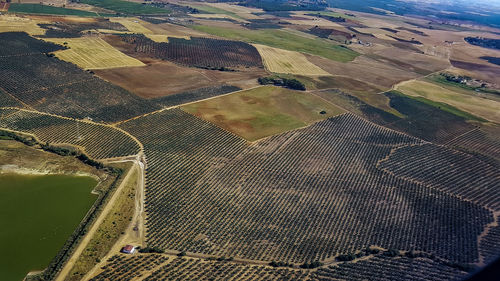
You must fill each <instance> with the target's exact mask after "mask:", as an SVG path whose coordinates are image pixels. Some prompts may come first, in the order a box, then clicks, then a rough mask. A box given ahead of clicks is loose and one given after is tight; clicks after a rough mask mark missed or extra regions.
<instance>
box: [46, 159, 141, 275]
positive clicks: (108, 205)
mask: <svg viewBox="0 0 500 281" xmlns="http://www.w3.org/2000/svg"><path fill="white" fill-rule="evenodd" d="M139 159H140V157H139V155H138V156H137V159H136V160H123V161H114V162H109V163H119V162H129V161H132V162H133V163H134V164H133V167H132V168H130V170H129V172H128V173H127V175H126V176H125V177H124V178H123V180H122V182H121V183H120V185H119V186H118V188H117V189H116V190H115V191H114V192H113V195H112V196H111V198H110V199H109V201H108V202H107V203H106V206H105V207H104V208H103V209H102V211H101V213H100V214H99V216H98V217H97V219H96V220H95V221H94V223H93V224H92V227H91V228H90V229H89V231H88V232H87V234H86V235H85V237H84V238H83V239H82V240H81V242H80V243H79V244H78V247H77V248H76V249H75V251H74V252H73V254H72V255H71V257H70V258H69V260H68V261H67V262H66V264H65V265H64V267H63V268H62V269H61V271H60V272H59V273H58V275H57V277H56V279H55V280H56V281H63V280H65V278H66V277H67V275H68V274H69V273H70V271H71V269H72V268H73V265H74V264H75V262H76V261H77V260H78V258H79V256H80V255H81V253H82V252H83V250H84V249H85V247H87V245H88V243H89V242H90V240H91V239H92V237H94V234H95V232H96V231H97V229H98V228H99V226H100V225H101V223H102V222H103V220H104V219H105V218H106V216H107V215H108V214H109V212H110V211H111V209H112V207H113V205H114V203H115V202H116V200H117V198H118V197H119V196H120V193H121V192H122V190H123V188H124V186H125V185H126V184H127V183H128V181H129V180H130V177H131V175H132V174H133V172H134V169H138V171H139V173H140V174H141V175H142V176H141V177H140V178H141V181H140V182H139V188H138V190H143V187H144V165H143V164H142V163H141V162H140V160H139ZM136 205H137V204H136ZM139 205H142V204H139ZM137 216H140V213H139V214H137V209H136V214H135V217H134V219H136V218H137ZM115 246H116V245H115ZM111 252H113V251H110V253H111Z"/></svg>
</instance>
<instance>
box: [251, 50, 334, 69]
mask: <svg viewBox="0 0 500 281" xmlns="http://www.w3.org/2000/svg"><path fill="white" fill-rule="evenodd" d="M254 47H255V48H257V50H258V51H259V54H260V56H261V57H262V60H263V62H264V66H265V67H266V68H267V70H269V71H271V72H276V73H288V74H296V75H305V76H328V75H330V74H329V73H328V72H326V71H324V70H323V69H321V68H320V67H318V66H316V65H314V64H313V63H311V62H310V61H308V60H307V58H306V57H305V56H304V55H303V54H301V53H299V52H294V51H287V50H283V49H278V48H273V47H268V46H265V45H259V44H254Z"/></svg>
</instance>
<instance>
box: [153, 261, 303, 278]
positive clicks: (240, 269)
mask: <svg viewBox="0 0 500 281" xmlns="http://www.w3.org/2000/svg"><path fill="white" fill-rule="evenodd" d="M308 275H309V273H308V272H303V271H300V270H291V269H276V268H270V267H265V266H251V265H242V264H236V263H230V262H217V261H202V260H200V259H186V258H177V259H175V260H173V261H172V262H170V263H168V264H166V265H164V266H162V267H161V268H160V269H158V270H156V271H154V272H153V273H152V274H151V275H149V276H148V277H146V278H145V279H144V281H167V280H168V281H170V280H247V281H250V280H269V281H271V280H305V279H306V278H307V276H308Z"/></svg>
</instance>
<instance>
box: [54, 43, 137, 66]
mask: <svg viewBox="0 0 500 281" xmlns="http://www.w3.org/2000/svg"><path fill="white" fill-rule="evenodd" d="M45 40H47V41H50V42H53V43H56V44H60V45H66V46H68V47H70V49H68V50H62V51H57V52H55V55H56V56H57V57H58V58H59V59H62V60H64V61H68V62H71V63H74V64H76V65H78V66H79V67H81V68H83V69H105V68H115V67H126V66H144V63H142V62H141V61H139V60H137V59H134V58H132V57H129V56H127V55H125V54H124V53H122V52H120V51H118V50H117V49H115V48H114V47H113V46H111V45H109V44H108V43H106V41H104V40H102V39H100V38H96V37H84V38H51V39H45ZM65 43H66V44H65Z"/></svg>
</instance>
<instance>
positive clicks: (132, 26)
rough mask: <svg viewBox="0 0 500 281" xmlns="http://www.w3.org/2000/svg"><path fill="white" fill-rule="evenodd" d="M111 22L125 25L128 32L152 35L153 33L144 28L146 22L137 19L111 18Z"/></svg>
mask: <svg viewBox="0 0 500 281" xmlns="http://www.w3.org/2000/svg"><path fill="white" fill-rule="evenodd" d="M109 20H110V21H111V22H115V23H119V24H121V25H123V26H124V27H125V28H127V29H128V31H130V32H132V33H139V34H152V33H153V32H152V31H151V30H149V29H148V28H146V27H144V22H143V21H141V20H139V19H137V18H110V19H109Z"/></svg>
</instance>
